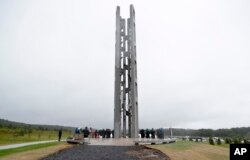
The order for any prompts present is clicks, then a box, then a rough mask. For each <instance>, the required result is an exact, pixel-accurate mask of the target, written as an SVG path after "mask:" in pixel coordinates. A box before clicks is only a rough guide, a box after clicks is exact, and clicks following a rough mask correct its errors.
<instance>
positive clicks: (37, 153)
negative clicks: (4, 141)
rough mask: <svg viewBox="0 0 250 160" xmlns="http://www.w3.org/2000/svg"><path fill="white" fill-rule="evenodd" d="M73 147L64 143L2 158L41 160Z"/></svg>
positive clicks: (10, 159)
mask: <svg viewBox="0 0 250 160" xmlns="http://www.w3.org/2000/svg"><path fill="white" fill-rule="evenodd" d="M71 147H72V145H70V144H67V143H62V144H59V145H56V146H51V147H47V148H41V149H36V150H32V151H25V152H21V153H16V154H12V155H9V156H6V157H2V158H1V159H2V160H17V159H18V160H39V159H42V158H44V157H47V156H49V155H52V154H56V153H59V152H61V151H63V150H65V149H68V148H71Z"/></svg>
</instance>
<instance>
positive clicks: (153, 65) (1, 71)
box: [0, 0, 250, 129]
mask: <svg viewBox="0 0 250 160" xmlns="http://www.w3.org/2000/svg"><path fill="white" fill-rule="evenodd" d="M131 3H132V4H133V5H134V7H135V13H136V39H137V64H138V101H139V103H138V105H139V126H140V128H142V127H144V128H145V127H150V128H151V127H155V128H156V127H169V126H172V127H182V128H213V129H216V128H230V127H241V126H250V9H249V8H250V1H249V0H206V1H205V0H204V1H201V0H196V1H191V0H190V1H186V0H183V1H177V0H175V1H172V0H151V1H149V0H137V1H129V0H121V1H118V0H109V1H108V0H107V1H103V0H88V1H87V0H86V1H83V0H73V1H72V0H64V1H62V0H33V1H32V0H22V1H18V0H16V1H15V0H0V118H4V119H8V120H13V121H19V122H25V123H32V124H59V125H67V126H82V127H83V126H86V125H87V126H92V127H96V128H113V117H114V116H113V111H114V65H115V64H114V62H115V12H116V6H117V5H120V6H121V14H122V17H125V18H127V17H128V16H129V14H128V13H129V5H130V4H131Z"/></svg>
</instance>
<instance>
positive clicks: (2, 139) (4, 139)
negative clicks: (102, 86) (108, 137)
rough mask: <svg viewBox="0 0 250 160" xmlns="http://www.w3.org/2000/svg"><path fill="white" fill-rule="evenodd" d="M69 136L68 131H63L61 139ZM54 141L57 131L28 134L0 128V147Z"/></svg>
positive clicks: (20, 130)
mask: <svg viewBox="0 0 250 160" xmlns="http://www.w3.org/2000/svg"><path fill="white" fill-rule="evenodd" d="M71 134H72V133H71V132H70V131H63V134H62V139H65V138H66V137H68V136H70V135H71ZM56 139H58V131H54V130H32V131H31V132H30V133H28V132H24V131H23V130H22V129H9V128H0V145H7V144H16V143H23V142H32V141H43V140H56Z"/></svg>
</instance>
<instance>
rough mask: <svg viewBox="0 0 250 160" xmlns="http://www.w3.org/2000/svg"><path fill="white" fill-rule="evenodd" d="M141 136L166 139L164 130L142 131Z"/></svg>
mask: <svg viewBox="0 0 250 160" xmlns="http://www.w3.org/2000/svg"><path fill="white" fill-rule="evenodd" d="M140 134H141V138H153V139H154V138H156V136H157V137H158V138H164V130H163V129H161V128H160V129H157V130H154V128H152V129H151V130H150V129H148V128H147V129H145V130H144V129H141V130H140ZM150 135H151V136H150Z"/></svg>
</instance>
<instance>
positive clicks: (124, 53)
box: [114, 5, 138, 138]
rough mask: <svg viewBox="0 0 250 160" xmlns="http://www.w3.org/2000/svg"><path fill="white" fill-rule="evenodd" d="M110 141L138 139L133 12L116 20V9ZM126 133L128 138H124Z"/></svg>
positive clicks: (118, 12)
mask: <svg viewBox="0 0 250 160" xmlns="http://www.w3.org/2000/svg"><path fill="white" fill-rule="evenodd" d="M115 34H116V43H115V98H114V100H115V103H114V137H115V138H120V137H126V135H128V136H129V137H130V138H137V137H138V98H137V96H138V93H137V65H136V64H137V61H136V40H135V10H134V7H133V5H130V17H129V18H128V19H127V20H126V19H124V18H122V17H121V16H120V7H119V6H117V8H116V33H115ZM127 131H128V134H127Z"/></svg>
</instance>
